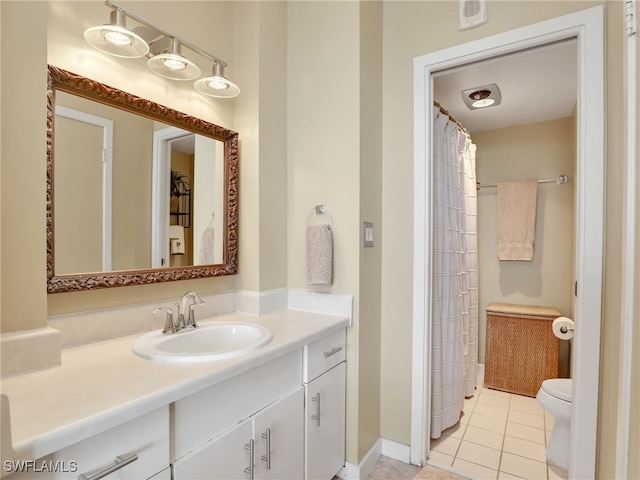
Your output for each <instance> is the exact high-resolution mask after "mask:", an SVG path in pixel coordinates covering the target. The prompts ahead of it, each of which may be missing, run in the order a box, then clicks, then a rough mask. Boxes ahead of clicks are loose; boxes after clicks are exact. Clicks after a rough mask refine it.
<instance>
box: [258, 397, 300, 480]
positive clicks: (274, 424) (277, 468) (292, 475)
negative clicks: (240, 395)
mask: <svg viewBox="0 0 640 480" xmlns="http://www.w3.org/2000/svg"><path fill="white" fill-rule="evenodd" d="M303 415H304V389H303V388H302V386H301V387H300V388H299V389H298V390H296V391H295V392H293V393H292V394H290V395H288V396H286V397H285V398H283V399H282V400H279V401H277V402H275V403H273V404H272V405H270V406H268V407H267V408H265V409H264V410H262V411H261V412H260V413H258V414H256V415H255V417H254V440H255V458H254V468H255V478H256V479H272V480H289V479H290V480H295V479H301V478H302V475H303V469H304V424H303V422H302V418H303Z"/></svg>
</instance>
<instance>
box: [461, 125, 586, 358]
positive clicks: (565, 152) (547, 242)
mask: <svg viewBox="0 0 640 480" xmlns="http://www.w3.org/2000/svg"><path fill="white" fill-rule="evenodd" d="M573 123H574V122H573V118H571V117H569V118H565V119H560V120H555V121H549V122H541V123H535V124H529V125H521V126H514V127H507V128H501V129H496V130H486V131H477V132H472V133H471V138H472V140H473V142H474V143H475V144H476V145H477V152H476V173H477V178H478V181H479V182H480V183H484V184H495V183H497V182H501V181H506V180H521V179H525V178H537V179H547V178H556V177H557V176H558V175H560V174H564V175H567V176H569V177H570V180H569V182H568V183H567V184H565V185H562V186H560V185H557V184H556V183H543V184H539V185H538V209H537V219H536V236H535V242H534V250H535V253H534V256H533V260H532V261H531V262H501V261H499V260H498V254H497V204H496V193H497V191H496V188H482V189H480V190H479V191H478V267H479V278H478V280H479V287H480V288H479V312H480V319H479V333H478V336H479V339H478V340H479V341H478V357H479V358H478V361H479V362H480V363H484V353H485V331H486V328H485V327H486V317H485V309H486V307H487V305H488V304H489V303H491V302H503V303H517V304H524V305H542V306H550V307H556V308H558V309H559V310H560V311H561V312H562V313H563V315H567V316H571V315H572V313H571V299H572V296H573V295H572V293H573V289H572V285H573V283H572V278H573V275H572V270H571V265H572V262H571V259H572V257H574V256H575V255H574V253H573V235H574V232H573V215H574V212H573V185H574V181H573V180H574V178H573V176H572V172H573V169H574V164H575V155H574V146H573V145H574V143H573V142H574V134H573Z"/></svg>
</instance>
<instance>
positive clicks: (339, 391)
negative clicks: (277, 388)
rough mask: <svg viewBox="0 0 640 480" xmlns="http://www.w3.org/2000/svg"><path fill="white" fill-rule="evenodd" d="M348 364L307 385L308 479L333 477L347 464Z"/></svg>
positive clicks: (337, 367) (306, 471)
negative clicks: (346, 395)
mask: <svg viewBox="0 0 640 480" xmlns="http://www.w3.org/2000/svg"><path fill="white" fill-rule="evenodd" d="M345 371H346V366H345V363H344V362H342V363H339V364H338V365H337V366H335V367H333V368H332V369H331V370H329V371H328V372H326V373H324V374H322V375H320V376H319V377H318V378H316V379H315V380H313V381H312V382H309V383H308V384H307V385H306V386H305V390H306V391H305V397H306V398H305V418H306V432H305V435H306V442H305V478H306V479H307V480H331V478H333V476H334V475H335V474H336V473H337V472H338V471H339V470H340V469H341V468H342V467H343V466H344V456H345Z"/></svg>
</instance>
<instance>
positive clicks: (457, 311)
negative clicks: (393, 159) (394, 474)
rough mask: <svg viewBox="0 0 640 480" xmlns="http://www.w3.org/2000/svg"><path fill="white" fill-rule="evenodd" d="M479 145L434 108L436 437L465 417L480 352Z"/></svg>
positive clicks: (433, 433)
mask: <svg viewBox="0 0 640 480" xmlns="http://www.w3.org/2000/svg"><path fill="white" fill-rule="evenodd" d="M475 151H476V146H475V145H474V144H473V143H471V139H470V138H469V136H468V135H467V134H466V133H465V132H463V131H462V130H461V129H460V128H459V127H458V125H457V124H456V123H455V122H453V121H451V120H450V119H449V117H448V116H447V115H444V114H442V113H441V112H440V109H439V108H437V107H434V131H433V176H434V182H433V185H434V187H433V188H434V190H433V199H434V201H433V252H432V259H433V265H432V273H433V287H432V288H433V292H432V299H433V305H432V309H433V310H432V318H433V321H432V347H431V361H432V364H431V365H432V368H431V437H432V438H439V437H440V434H441V433H442V431H443V430H445V429H447V428H449V427H451V426H453V425H455V424H456V423H457V422H458V421H459V419H460V413H461V411H462V409H463V406H464V399H465V397H469V396H471V395H473V394H474V390H475V386H476V372H477V356H478V261H477V193H476V172H475V170H476V169H475Z"/></svg>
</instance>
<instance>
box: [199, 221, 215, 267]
mask: <svg viewBox="0 0 640 480" xmlns="http://www.w3.org/2000/svg"><path fill="white" fill-rule="evenodd" d="M214 233H215V230H214V229H213V227H207V228H205V229H204V232H202V238H201V240H200V259H199V260H200V263H198V265H213V264H214V263H215V258H214V254H215V252H214V250H213V240H214Z"/></svg>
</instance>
